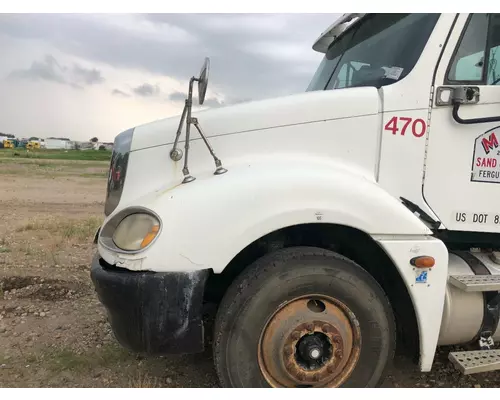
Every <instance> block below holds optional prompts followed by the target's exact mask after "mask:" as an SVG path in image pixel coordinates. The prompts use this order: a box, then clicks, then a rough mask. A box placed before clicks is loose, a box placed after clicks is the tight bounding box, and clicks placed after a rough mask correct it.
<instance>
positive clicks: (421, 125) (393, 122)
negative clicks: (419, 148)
mask: <svg viewBox="0 0 500 400" xmlns="http://www.w3.org/2000/svg"><path fill="white" fill-rule="evenodd" d="M410 124H411V133H412V134H413V136H415V137H418V138H419V137H422V136H424V135H425V131H426V130H427V124H426V123H425V121H424V120H423V119H421V118H418V119H412V118H408V117H392V118H391V119H390V120H389V121H388V122H387V124H385V126H384V129H385V130H386V131H391V132H392V134H393V135H395V134H396V132H399V128H398V125H399V126H401V125H403V126H402V127H401V136H404V135H405V133H406V129H407V128H408V126H409V125H410Z"/></svg>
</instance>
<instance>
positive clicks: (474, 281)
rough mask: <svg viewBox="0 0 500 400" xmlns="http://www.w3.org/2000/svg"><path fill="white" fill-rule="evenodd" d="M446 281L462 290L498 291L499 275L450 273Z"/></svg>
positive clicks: (499, 284)
mask: <svg viewBox="0 0 500 400" xmlns="http://www.w3.org/2000/svg"><path fill="white" fill-rule="evenodd" d="M448 282H449V283H450V284H452V285H453V286H456V287H457V288H459V289H461V290H463V291H464V292H496V291H500V275H451V276H450V277H449V279H448Z"/></svg>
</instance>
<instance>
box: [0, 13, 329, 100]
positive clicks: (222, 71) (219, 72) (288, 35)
mask: <svg viewBox="0 0 500 400" xmlns="http://www.w3.org/2000/svg"><path fill="white" fill-rule="evenodd" d="M337 17H338V14H152V15H147V14H145V15H144V14H140V15H124V16H110V15H99V16H96V15H88V14H48V15H47V14H22V15H21V14H17V15H16V14H11V15H2V16H0V33H3V34H5V35H9V36H11V37H16V38H24V39H30V38H32V39H35V38H36V39H39V40H44V41H46V42H48V43H50V44H51V45H53V46H55V47H56V48H57V49H59V50H60V51H63V52H66V53H69V54H72V55H76V56H79V57H82V58H84V59H89V60H94V61H99V62H105V63H108V64H110V65H112V66H115V67H118V68H120V67H126V68H138V69H141V70H147V71H150V72H152V73H157V74H162V75H167V76H171V77H174V78H176V79H178V80H181V81H184V82H186V81H187V80H188V79H189V78H190V77H191V76H193V75H197V74H198V73H199V68H200V67H201V64H202V62H203V58H204V57H205V56H210V57H211V71H210V83H209V85H210V87H212V88H220V91H221V92H222V93H223V94H224V97H234V98H254V99H259V98H265V97H270V96H276V95H283V94H288V93H294V92H301V91H304V90H305V88H306V86H307V83H308V81H309V79H310V78H311V77H312V74H313V73H314V70H315V68H316V65H317V64H318V63H319V60H320V59H321V55H320V54H318V53H314V52H313V50H312V49H311V46H312V44H313V41H314V40H315V39H316V38H317V37H318V36H319V35H320V34H321V32H322V31H324V30H325V29H326V28H327V27H328V26H329V25H330V24H331V23H332V22H333V21H334V20H335V19H336V18H337ZM61 32H64V34H61ZM124 43H126V46H124V45H123V44H124Z"/></svg>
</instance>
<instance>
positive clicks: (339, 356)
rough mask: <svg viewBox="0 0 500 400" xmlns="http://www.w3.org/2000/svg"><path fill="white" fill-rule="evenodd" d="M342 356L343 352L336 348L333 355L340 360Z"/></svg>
mask: <svg viewBox="0 0 500 400" xmlns="http://www.w3.org/2000/svg"><path fill="white" fill-rule="evenodd" d="M343 356H344V354H343V353H342V350H337V351H336V352H335V357H338V358H339V359H340V360H342V357H343Z"/></svg>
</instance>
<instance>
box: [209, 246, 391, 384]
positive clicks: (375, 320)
mask: <svg viewBox="0 0 500 400" xmlns="http://www.w3.org/2000/svg"><path fill="white" fill-rule="evenodd" d="M315 295H324V296H328V297H325V298H327V299H332V301H330V300H328V302H327V303H326V304H327V306H328V307H329V308H328V309H327V310H326V311H323V312H321V313H319V312H320V310H324V308H323V306H324V304H325V303H323V300H321V301H319V304H323V306H321V307H322V308H321V309H318V310H313V311H314V312H316V313H319V314H317V315H318V316H321V318H327V317H325V315H326V314H328V315H330V317H328V318H337V317H332V316H331V315H333V314H335V315H337V314H338V313H337V314H336V312H330V310H333V311H335V308H332V307H335V304H336V303H335V302H337V301H339V302H340V303H339V304H341V305H342V304H343V305H345V306H346V307H347V308H348V309H349V310H351V311H352V313H351V314H349V313H347V312H346V314H345V315H351V317H349V318H352V314H354V316H355V318H354V319H353V321H356V320H357V322H355V323H351V324H350V325H349V327H352V329H351V328H350V329H351V330H350V331H349V332H358V333H360V341H359V342H356V341H355V340H354V339H353V341H352V343H353V344H355V343H358V346H355V345H353V346H347V347H349V348H351V350H350V351H351V352H350V356H349V358H348V357H345V358H348V359H347V361H342V356H339V360H340V361H339V360H337V361H335V362H340V363H342V362H346V363H348V365H351V364H349V363H350V362H351V360H353V359H354V358H355V353H356V352H357V354H358V356H357V357H358V358H357V361H356V362H355V364H352V366H351V367H350V372H345V373H344V372H342V373H340V375H342V376H343V377H342V378H340V377H338V378H336V379H337V381H335V382H337V384H335V382H334V381H330V382H327V384H323V387H325V386H326V387H376V386H379V385H380V384H381V383H382V382H383V379H384V378H385V374H386V370H387V368H388V366H389V365H390V363H391V362H392V359H393V356H394V351H395V344H396V343H395V342H396V332H395V331H396V329H395V321H394V315H393V312H392V308H391V306H390V303H389V300H388V299H387V297H386V295H385V293H384V291H383V290H382V288H381V287H380V286H379V284H378V283H377V282H376V281H375V279H374V278H373V277H372V276H371V275H370V274H368V272H366V271H365V270H364V269H362V268H361V267H360V266H359V265H357V264H356V263H354V262H353V261H351V260H349V259H347V258H345V257H343V256H341V255H339V254H337V253H334V252H331V251H326V250H323V249H318V248H312V247H295V248H286V249H282V250H279V251H276V252H274V253H270V254H268V255H266V256H264V257H262V258H261V259H259V260H257V261H256V262H254V263H253V264H252V265H250V266H249V267H247V268H246V269H245V270H244V271H243V272H242V273H241V274H240V275H239V276H238V277H237V278H236V280H235V281H234V282H233V283H232V285H231V286H230V287H229V289H228V290H227V292H226V293H225V295H224V297H223V299H222V301H221V304H220V305H219V308H218V311H217V315H216V319H215V326H214V341H213V347H214V349H213V350H214V361H215V367H216V370H217V374H218V377H219V380H220V383H221V385H222V386H223V387H236V388H250V387H301V385H300V384H296V383H294V384H290V382H288V381H286V380H285V378H283V376H284V375H283V371H282V369H283V368H285V366H281V367H280V368H281V369H280V374H281V375H279V376H278V378H276V379H277V380H275V378H274V375H273V372H272V371H271V372H270V370H268V369H266V368H267V365H268V364H266V363H265V362H263V361H262V359H263V358H267V359H268V360H271V361H270V362H271V364H269V365H281V364H286V368H295V369H293V371H294V372H293V374H294V375H293V376H294V377H296V376H298V378H297V379H301V380H304V373H303V372H302V370H297V365H299V364H300V363H299V361H300V360H299V358H300V356H299V351H298V350H288V348H289V347H286V346H291V348H292V349H298V347H297V346H298V344H299V342H296V343H295V342H294V343H295V344H290V343H292V342H290V341H287V342H286V346H285V347H281V346H278V345H276V346H275V343H276V342H275V341H276V340H285V339H282V338H283V337H285V336H286V335H278V334H274V333H273V332H274V330H271V329H270V328H269V329H267V330H265V332H271V333H269V334H267V333H266V334H263V330H264V328H265V327H266V325H267V323H268V322H269V321H270V319H271V321H278V320H279V321H280V322H279V323H278V325H275V326H279V327H280V329H283V330H284V331H283V332H285V331H286V329H291V328H288V325H290V324H294V323H295V322H294V321H299V316H297V317H296V314H290V315H289V317H288V318H282V319H278V318H274V317H273V314H274V313H276V312H277V311H278V310H285V308H284V307H296V308H297V307H301V310H302V309H304V310H305V308H304V304H307V307H309V305H312V304H314V303H311V300H307V299H308V298H309V297H307V298H304V299H303V300H300V303H299V301H297V302H295V303H290V304H292V305H291V306H287V304H288V303H287V302H288V301H291V300H292V299H295V298H297V297H300V296H313V297H314V296H315ZM322 299H323V298H322ZM333 300H334V301H333ZM306 301H307V303H305V302H306ZM314 301H316V300H314ZM295 304H298V305H297V306H294V305H295ZM331 304H333V306H332V305H331ZM280 307H281V308H280ZM288 309H290V310H292V311H294V310H295V308H294V309H291V308H288ZM288 309H287V310H288ZM309 309H310V310H312V308H310V307H309ZM278 312H281V311H278ZM285 312H286V311H283V313H285ZM301 312H302V311H301ZM306 312H307V313H309V311H308V310H306ZM276 315H282V314H276ZM297 315H298V314H297ZM300 315H302V314H300ZM304 315H306V314H304ZM308 315H309V314H307V316H308ZM311 315H312V314H311ZM314 315H316V314H314ZM339 315H340V314H339ZM272 317H273V318H272ZM300 318H302V317H300ZM307 318H309V317H307ZM339 318H340V317H339ZM342 318H344V317H342ZM342 321H343V320H342ZM297 323H298V322H297ZM321 324H322V322H321ZM290 326H291V325H290ZM300 326H301V327H303V326H308V327H309V328H307V329H310V327H311V325H310V324H309V325H307V324H306V325H304V324H302V325H300ZM314 326H315V328H314V329H313V330H311V331H309V332H313V331H314V335H318V337H320V336H321V335H323V333H322V332H318V331H317V328H316V325H314ZM320 326H323V327H324V325H320ZM329 326H333V327H334V328H328V329H329V331H330V332H332V330H331V329H335V327H336V325H335V324H333V323H332V324H331V325H329ZM294 329H295V328H294ZM297 329H298V328H297ZM301 329H302V328H301ZM323 329H326V328H323ZM287 332H288V331H287ZM336 332H338V331H336ZM261 335H263V336H262V337H264V338H267V337H270V338H272V341H270V340H271V339H269V340H267V339H266V340H265V341H261ZM266 335H268V336H266ZM273 335H274V336H273ZM292 335H293V333H292ZM295 335H296V336H297V335H298V334H297V333H295ZM306 336H307V335H306ZM341 336H342V335H341ZM354 336H355V335H354V333H353V334H352V335H351V336H349V335H345V337H344V336H342V340H344V339H345V338H346V339H345V340H344V341H343V342H342V343H343V344H342V346H344V343H347V341H348V339H349V337H354ZM323 337H324V336H321V338H323ZM280 338H281V339H280ZM329 338H330V339H331V336H330V337H329ZM329 338H328V337H327V338H326V339H327V341H326V342H325V343H326V344H325V346H328V349H333V350H328V351H329V352H330V353H329V354H332V351H333V352H335V351H336V350H335V349H336V347H332V344H331V343H333V342H332V340H330V339H329ZM334 338H335V337H334ZM337 339H338V336H337ZM289 340H293V339H289ZM300 340H303V337H301V338H300ZM321 340H324V339H321ZM260 343H261V344H262V343H263V344H262V346H263V347H262V348H261V347H259V346H260V345H259V344H260ZM269 343H271V344H269ZM280 343H281V342H280ZM266 346H267V347H266ZM269 346H271V347H269ZM294 346H295V347H294ZM333 346H335V344H333ZM347 347H345V349H347ZM263 348H265V349H267V350H266V351H263V350H262V349H263ZM282 348H283V349H284V351H285V352H287V351H288V353H286V354H287V355H290V352H293V354H292V355H291V356H290V357H293V360H295V361H286V362H284V363H283V362H282V361H283V359H281V358H280V357H283V355H282V354H283V353H282V352H281V351H282ZM325 348H326V347H325ZM308 349H309V348H308ZM342 349H344V348H342ZM325 351H326V350H325ZM346 351H349V350H346ZM270 353H272V354H270ZM300 354H304V353H300ZM307 354H312V353H306V355H307ZM325 354H326V353H325ZM342 354H344V353H342ZM346 354H347V353H346ZM335 355H337V353H336V352H335ZM331 358H332V357H330V359H331ZM334 358H335V357H334ZM276 360H280V361H276ZM287 360H288V359H287ZM297 360H299V361H297ZM301 360H302V359H301ZM308 360H309V361H310V359H308ZM309 361H308V362H309ZM259 362H260V364H259ZM274 362H276V363H277V364H273V363H274ZM280 362H281V364H279V363H280ZM300 362H302V361H300ZM311 362H312V361H311ZM332 362H333V361H332ZM262 365H266V367H264V368H263V367H262ZM300 365H302V364H300ZM324 367H325V365H323V366H322V368H323V371H324V369H325V368H324ZM329 368H333V367H329ZM345 369H347V367H345ZM263 371H265V372H263ZM287 371H288V370H287ZM297 371H299V372H297ZM329 372H331V370H328V372H322V374H325V375H321V379H322V382H323V383H324V382H325V381H324V380H323V379H333V378H331V376H333V374H329ZM337 373H338V371H337V370H336V371H335V374H337ZM297 374H298V375H297ZM300 374H302V377H300ZM343 374H344V375H345V376H344V375H343ZM340 375H339V376H340ZM324 376H326V377H325V378H323V377H324ZM282 378H283V379H282ZM286 379H288V378H286ZM311 379H312V378H310V377H309V375H308V377H307V378H306V381H311ZM314 379H315V380H318V379H319V378H318V377H317V376H316V377H315V378H314ZM339 379H340V380H341V381H339ZM283 382H285V384H284V383H283ZM294 382H298V381H297V380H296V379H295V381H294ZM309 383H310V382H309ZM304 386H306V387H311V386H312V387H314V386H321V384H318V385H313V384H307V385H304ZM302 387H303V386H302Z"/></svg>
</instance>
